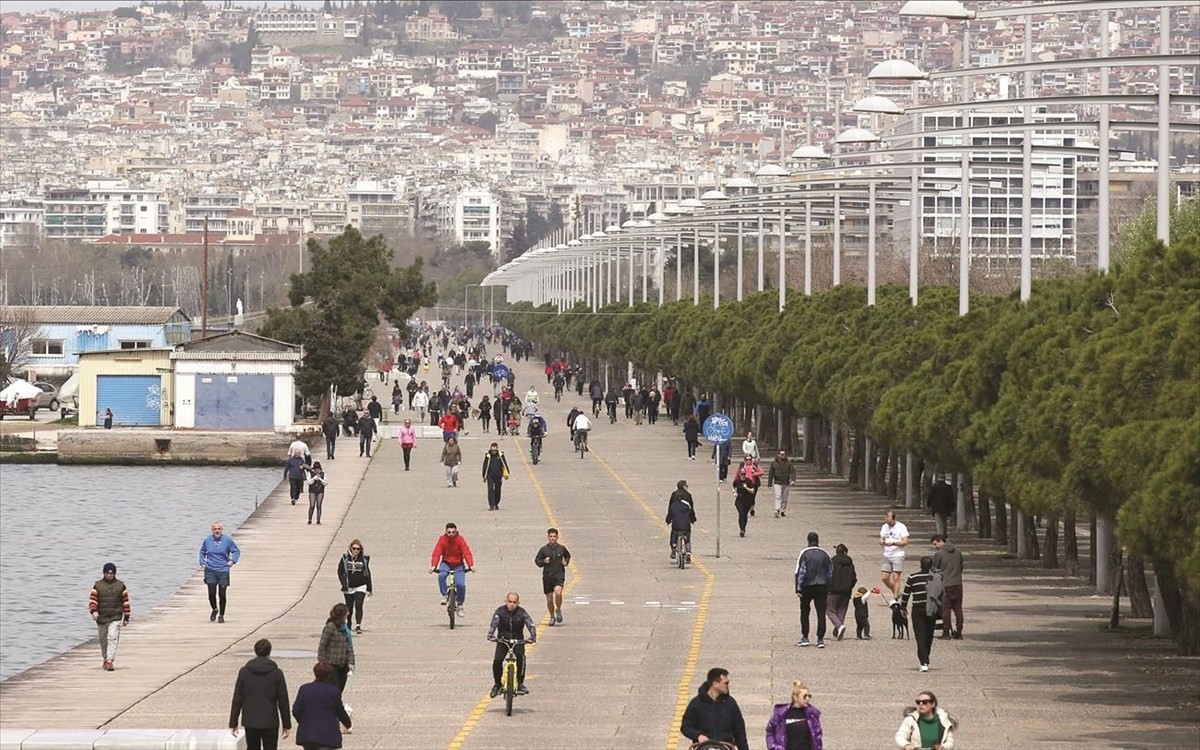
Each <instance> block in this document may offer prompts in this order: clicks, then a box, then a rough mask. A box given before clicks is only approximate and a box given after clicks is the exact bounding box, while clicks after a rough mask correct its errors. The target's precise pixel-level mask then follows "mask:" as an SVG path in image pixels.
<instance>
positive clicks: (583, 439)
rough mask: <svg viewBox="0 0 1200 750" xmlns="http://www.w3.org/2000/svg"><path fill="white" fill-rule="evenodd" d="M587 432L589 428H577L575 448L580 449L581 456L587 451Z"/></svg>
mask: <svg viewBox="0 0 1200 750" xmlns="http://www.w3.org/2000/svg"><path fill="white" fill-rule="evenodd" d="M587 434H588V431H587V430H575V450H577V451H579V457H580V458H583V454H584V453H587V449H588V447H587Z"/></svg>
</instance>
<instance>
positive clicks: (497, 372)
mask: <svg viewBox="0 0 1200 750" xmlns="http://www.w3.org/2000/svg"><path fill="white" fill-rule="evenodd" d="M511 374H512V373H511V372H509V369H508V365H505V364H499V365H493V366H492V379H493V380H508V376H509V375H511ZM730 434H732V433H730Z"/></svg>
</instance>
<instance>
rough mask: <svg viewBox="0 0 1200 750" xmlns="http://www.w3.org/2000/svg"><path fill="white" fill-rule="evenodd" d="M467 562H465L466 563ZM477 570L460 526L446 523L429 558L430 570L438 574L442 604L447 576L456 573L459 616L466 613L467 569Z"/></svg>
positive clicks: (444, 602) (443, 604)
mask: <svg viewBox="0 0 1200 750" xmlns="http://www.w3.org/2000/svg"><path fill="white" fill-rule="evenodd" d="M464 563H465V564H464ZM468 570H471V571H473V570H475V556H474V555H472V554H471V546H470V545H469V544H467V538H466V537H465V536H463V535H461V534H459V533H458V526H456V525H454V524H453V523H448V524H446V533H445V534H442V535H441V536H439V537H438V540H437V544H435V545H434V546H433V555H432V556H431V557H430V559H429V572H430V573H434V572H436V573H437V574H438V589H439V590H440V591H441V592H442V606H443V607H444V606H446V591H447V587H446V577H447V576H449V575H450V573H451V571H453V573H454V587H455V590H456V591H457V597H458V616H459V617H462V616H463V614H465V611H464V610H463V604H464V603H466V601H467V571H468Z"/></svg>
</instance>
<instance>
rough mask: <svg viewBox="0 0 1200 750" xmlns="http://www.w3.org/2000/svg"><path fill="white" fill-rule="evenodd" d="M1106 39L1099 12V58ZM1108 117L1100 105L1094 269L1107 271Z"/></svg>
mask: <svg viewBox="0 0 1200 750" xmlns="http://www.w3.org/2000/svg"><path fill="white" fill-rule="evenodd" d="M1110 47H1111V44H1110V40H1109V37H1108V10H1107V9H1105V10H1102V11H1100V57H1102V58H1107V57H1108V56H1109V55H1110V54H1112V50H1111V49H1110ZM1100 96H1108V66H1107V65H1105V66H1104V67H1103V68H1101V69H1100ZM1108 116H1109V107H1108V105H1107V104H1101V105H1100V195H1099V203H1098V204H1097V207H1096V267H1097V268H1099V269H1100V270H1101V271H1102V272H1103V271H1108V266H1109V249H1108V242H1109V237H1110V234H1111V232H1110V230H1109V227H1108V222H1109V217H1108V208H1109V199H1108V174H1109V164H1108V147H1109V146H1108Z"/></svg>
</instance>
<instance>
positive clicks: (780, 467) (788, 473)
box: [767, 450, 796, 518]
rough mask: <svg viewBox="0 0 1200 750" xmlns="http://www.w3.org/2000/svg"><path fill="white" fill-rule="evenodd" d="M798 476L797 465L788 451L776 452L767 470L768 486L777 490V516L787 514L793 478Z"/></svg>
mask: <svg viewBox="0 0 1200 750" xmlns="http://www.w3.org/2000/svg"><path fill="white" fill-rule="evenodd" d="M795 478H796V467H795V466H792V462H791V461H790V460H789V459H788V454H787V451H783V450H781V451H779V452H778V453H776V454H775V460H774V461H772V462H771V466H770V468H769V469H768V471H767V486H768V487H771V488H773V489H774V491H775V517H776V518H781V517H786V516H787V507H788V493H789V492H791V490H792V480H793V479H795Z"/></svg>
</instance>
